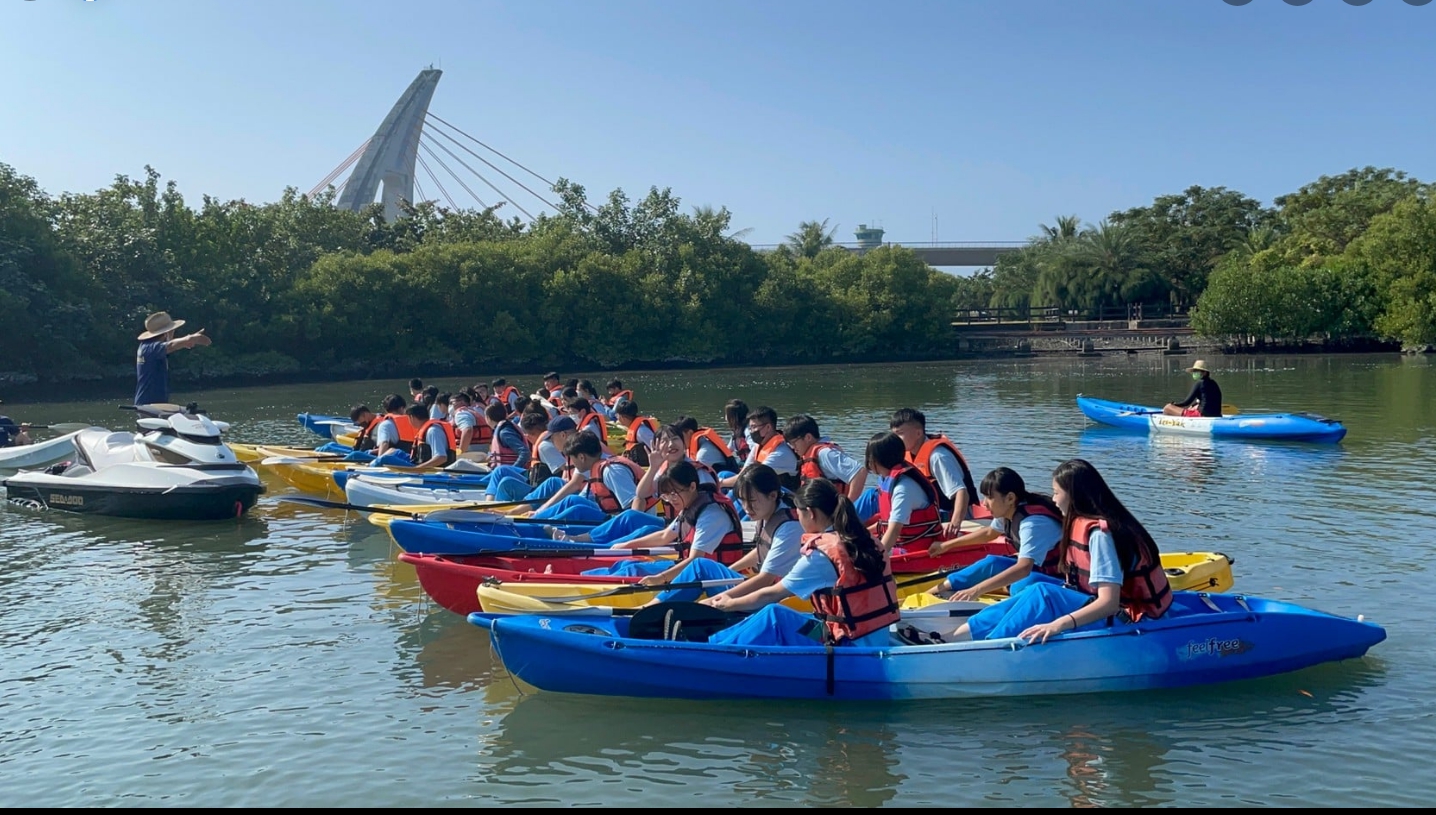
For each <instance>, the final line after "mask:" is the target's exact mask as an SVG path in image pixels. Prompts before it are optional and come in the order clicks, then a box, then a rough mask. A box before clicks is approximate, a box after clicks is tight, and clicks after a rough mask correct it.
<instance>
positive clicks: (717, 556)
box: [675, 488, 743, 566]
mask: <svg viewBox="0 0 1436 815" xmlns="http://www.w3.org/2000/svg"><path fill="white" fill-rule="evenodd" d="M715 506H716V507H718V508H719V509H718V510H717V511H719V512H722V513H724V514H726V515H727V516H728V531H727V532H724V533H723V537H722V538H720V539H719V541H718V548H717V549H715V550H713V551H712V552H706V553H700V554H699V557H709V558H712V559H714V560H716V561H718V562H719V563H721V564H723V565H724V566H731V565H732V564H734V563H737V562H738V561H739V560H742V558H743V522H742V521H740V520H738V510H736V509H734V508H733V502H732V501H730V500H728V496H726V495H723V494H722V493H719V492H714V491H711V490H706V489H701V488H700V489H699V490H698V497H697V498H695V499H693V504H692V505H691V506H689V507H688V508H687V509H685V510H683V514H681V515H679V516H678V543H677V544H676V545H675V548H676V549H678V559H679V560H682V559H684V558H686V557H688V553H689V552H690V551H691V550H692V548H693V538H694V536H695V535H697V534H698V518H699V516H700V515H702V514H703V513H704V512H705V511H708V512H712V511H713V509H712V507H715Z"/></svg>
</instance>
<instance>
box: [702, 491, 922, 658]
mask: <svg viewBox="0 0 1436 815" xmlns="http://www.w3.org/2000/svg"><path fill="white" fill-rule="evenodd" d="M795 503H796V504H797V506H798V522H799V523H801V524H802V526H803V531H804V533H805V534H804V535H803V547H802V557H800V558H799V559H798V562H797V563H795V564H794V565H793V568H792V570H791V571H789V572H788V575H787V576H786V577H784V578H783V579H782V580H780V581H778V582H777V583H775V584H774V585H772V586H769V587H767V588H765V589H759V590H758V591H754V592H752V593H750V594H748V595H746V596H743V597H737V598H726V597H724V596H723V595H719V596H717V597H714V598H712V599H711V600H710V601H709V605H712V606H713V607H714V608H719V609H725V610H729V611H749V610H753V609H761V611H759V612H758V613H757V614H754V615H753V616H751V617H749V618H748V619H746V620H744V621H743V622H741V623H739V624H738V625H736V626H733V627H732V628H729V629H726V630H724V631H720V632H718V633H717V634H714V635H713V636H712V637H711V638H710V640H709V641H710V642H722V643H729V644H752V645H812V644H814V643H815V642H822V643H827V644H830V645H856V646H859V647H883V646H886V645H888V644H889V642H890V638H889V636H888V631H887V628H888V626H889V625H891V624H892V623H894V622H897V620H898V616H899V615H898V608H897V584H896V583H894V581H893V576H892V571H891V570H890V569H889V567H888V562H887V557H886V556H885V555H884V553H883V551H882V549H880V548H879V547H878V543H877V541H875V540H873V536H872V534H871V533H869V532H868V530H867V528H866V527H864V526H863V524H862V521H861V520H860V519H859V518H858V514H857V510H856V509H854V508H853V503H852V501H850V500H848V497H847V496H846V495H841V494H839V493H838V490H837V488H836V487H834V486H833V483H832V482H831V481H829V480H827V479H826V478H814V479H812V480H810V481H808V482H807V483H806V484H804V485H803V486H802V488H801V489H799V490H798V493H797V496H796V499H795ZM789 597H799V598H802V599H806V600H810V601H811V602H812V604H813V614H812V616H808V615H804V614H802V613H800V612H797V611H793V610H792V609H790V608H785V607H783V606H781V605H779V603H781V602H782V601H783V600H786V599H787V598H789Z"/></svg>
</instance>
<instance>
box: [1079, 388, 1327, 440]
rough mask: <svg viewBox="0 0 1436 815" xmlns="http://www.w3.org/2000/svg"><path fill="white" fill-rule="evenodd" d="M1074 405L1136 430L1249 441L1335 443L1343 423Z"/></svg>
mask: <svg viewBox="0 0 1436 815" xmlns="http://www.w3.org/2000/svg"><path fill="white" fill-rule="evenodd" d="M1077 407H1078V409H1080V410H1081V411H1082V415H1084V416H1086V417H1087V418H1088V419H1091V420H1092V421H1094V422H1098V423H1099V424H1105V425H1109V426H1111V427H1120V428H1122V429H1124V430H1132V431H1136V432H1139V433H1171V434H1176V435H1184V436H1206V437H1210V438H1217V439H1238V440H1250V441H1304V442H1317V443H1325V444H1335V443H1336V442H1339V441H1341V440H1342V439H1343V438H1345V437H1346V427H1345V426H1343V425H1342V424H1341V423H1340V422H1338V421H1336V420H1334V419H1328V418H1326V417H1324V416H1317V415H1315V414H1310V413H1251V414H1238V415H1233V416H1222V417H1220V418H1216V417H1205V416H1166V415H1164V414H1163V413H1162V409H1161V408H1154V407H1151V406H1147V405H1128V404H1123V403H1121V402H1111V401H1108V400H1106V399H1094V398H1092V397H1090V396H1082V395H1078V397H1077Z"/></svg>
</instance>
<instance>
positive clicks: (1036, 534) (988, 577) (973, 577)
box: [928, 467, 1062, 600]
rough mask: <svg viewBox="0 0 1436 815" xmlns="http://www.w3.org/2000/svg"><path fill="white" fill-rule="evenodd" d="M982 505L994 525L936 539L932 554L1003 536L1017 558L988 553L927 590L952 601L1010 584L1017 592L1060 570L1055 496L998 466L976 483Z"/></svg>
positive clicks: (1059, 513)
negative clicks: (1032, 489)
mask: <svg viewBox="0 0 1436 815" xmlns="http://www.w3.org/2000/svg"><path fill="white" fill-rule="evenodd" d="M977 491H978V493H979V494H981V495H982V505H983V506H984V507H987V509H988V511H989V512H991V513H992V518H993V520H992V526H989V527H983V528H982V529H981V530H978V531H976V532H970V533H968V534H966V535H963V536H961V537H959V538H954V539H953V540H950V541H942V542H940V543H934V544H933V545H932V548H931V549H929V550H928V553H929V554H930V555H932V556H933V557H938V556H940V555H942V554H944V553H947V552H951V551H953V550H954V549H961V548H963V547H965V546H981V545H983V544H985V543H990V542H992V541H994V540H996V539H997V538H998V537H1000V536H1002V535H1006V536H1007V539H1008V540H1009V541H1011V542H1012V545H1013V547H1014V548H1015V549H1017V556H1016V557H1015V558H1014V557H1004V556H1000V555H988V556H987V557H984V558H983V559H982V560H979V561H977V562H976V563H974V564H972V565H971V566H968V567H967V568H965V569H962V570H961V571H958V572H954V573H953V574H950V575H948V577H947V580H945V581H943V582H942V583H939V584H937V585H936V586H933V587H932V589H931V590H929V591H928V593H929V594H935V595H937V596H939V597H943V596H947V595H949V594H950V595H951V597H949V599H952V600H976V599H977V598H979V597H981V596H982V595H984V594H990V593H992V592H994V591H997V590H998V589H1002V588H1008V587H1011V591H1012V593H1013V594H1016V593H1017V592H1019V591H1021V590H1022V588H1023V587H1024V586H1025V585H1026V582H1027V581H1029V580H1033V579H1042V578H1041V577H1034V576H1033V575H1034V574H1036V575H1039V576H1042V575H1046V576H1048V577H1047V579H1052V578H1053V577H1055V576H1056V574H1057V569H1056V566H1057V562H1058V557H1059V553H1058V548H1057V544H1058V543H1059V542H1060V541H1061V540H1062V511H1061V510H1060V509H1058V508H1057V505H1056V504H1055V503H1053V501H1052V499H1051V498H1049V497H1047V496H1046V495H1043V494H1041V493H1036V492H1028V490H1027V484H1026V483H1025V482H1024V481H1023V480H1022V476H1020V475H1018V474H1017V472H1016V471H1014V470H1010V469H1008V468H1006V467H998V468H997V469H996V470H993V471H992V472H990V473H988V474H987V476H986V477H984V478H983V479H982V483H981V484H980V485H978V487H977Z"/></svg>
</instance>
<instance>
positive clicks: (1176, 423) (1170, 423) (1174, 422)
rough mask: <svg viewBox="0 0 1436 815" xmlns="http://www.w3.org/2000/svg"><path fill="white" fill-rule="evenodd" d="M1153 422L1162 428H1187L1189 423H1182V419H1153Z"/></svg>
mask: <svg viewBox="0 0 1436 815" xmlns="http://www.w3.org/2000/svg"><path fill="white" fill-rule="evenodd" d="M1152 421H1154V422H1156V423H1157V424H1158V425H1160V426H1162V427H1186V426H1187V423H1186V422H1184V421H1182V420H1181V419H1153V420H1152Z"/></svg>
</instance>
